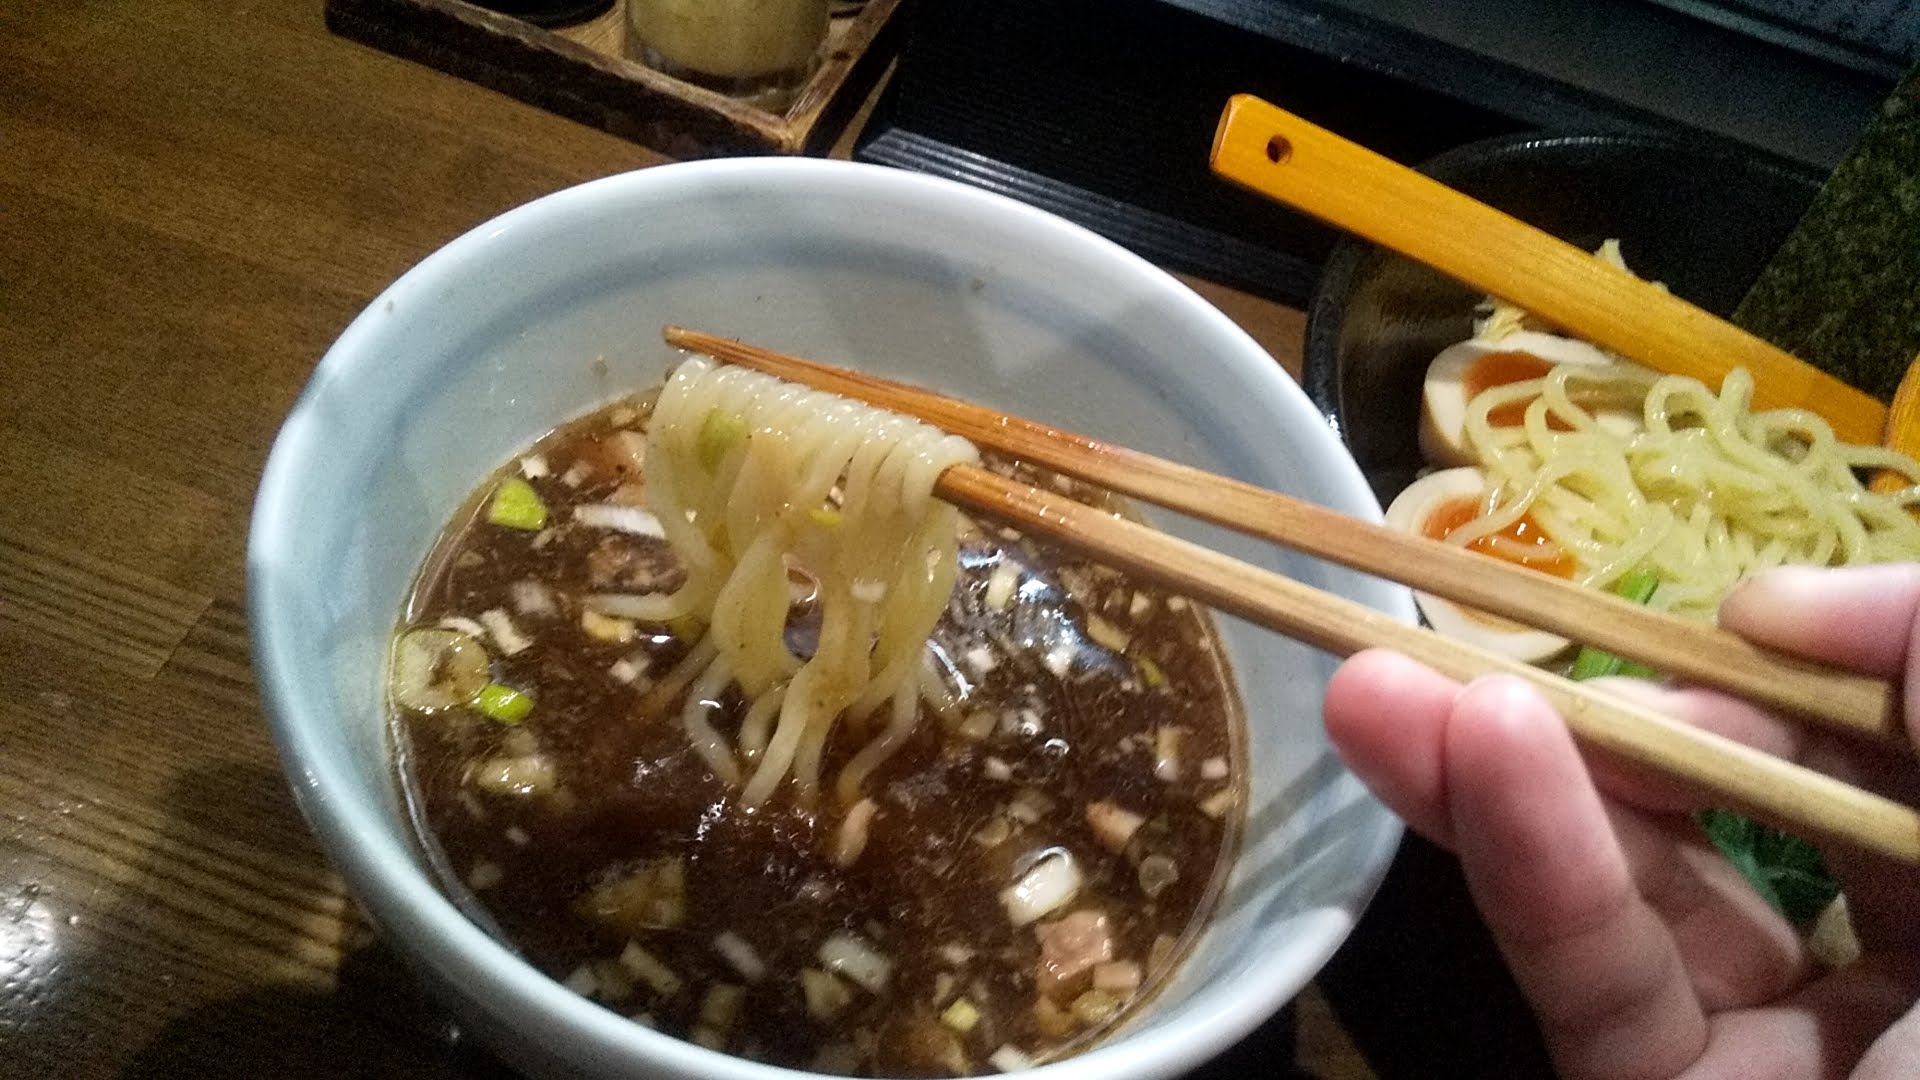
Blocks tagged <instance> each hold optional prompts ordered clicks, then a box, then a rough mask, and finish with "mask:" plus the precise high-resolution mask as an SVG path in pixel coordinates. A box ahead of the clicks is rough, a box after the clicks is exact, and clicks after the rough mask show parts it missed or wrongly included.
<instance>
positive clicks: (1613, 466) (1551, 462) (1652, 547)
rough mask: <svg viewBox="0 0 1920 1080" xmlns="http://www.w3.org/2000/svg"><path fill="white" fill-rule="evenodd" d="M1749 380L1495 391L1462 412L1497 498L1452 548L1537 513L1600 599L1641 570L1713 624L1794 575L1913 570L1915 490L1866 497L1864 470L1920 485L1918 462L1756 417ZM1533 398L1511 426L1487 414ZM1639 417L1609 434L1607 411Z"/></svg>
mask: <svg viewBox="0 0 1920 1080" xmlns="http://www.w3.org/2000/svg"><path fill="white" fill-rule="evenodd" d="M1752 396H1753V379H1752V377H1751V376H1750V375H1748V374H1747V372H1745V371H1735V372H1733V373H1731V374H1729V375H1728V376H1727V377H1726V379H1725V381H1724V382H1723V383H1722V386H1721V390H1720V393H1718V394H1715V393H1714V392H1713V391H1711V390H1709V389H1708V388H1707V387H1706V386H1705V385H1704V384H1702V383H1701V382H1699V381H1698V380H1696V379H1691V378H1686V377H1683V376H1677V375H1668V376H1658V375H1654V374H1652V373H1649V372H1646V371H1642V370H1640V369H1637V368H1632V367H1629V366H1625V365H1623V366H1621V367H1618V368H1605V367H1596V366H1592V365H1561V366H1558V367H1555V368H1554V369H1553V370H1552V371H1551V372H1549V373H1548V374H1547V375H1545V376H1544V377H1542V378H1539V379H1532V380H1528V381H1525V382H1518V383H1511V384H1507V385H1504V386H1498V387H1494V388H1491V389H1489V390H1486V391H1484V392H1482V393H1481V394H1479V395H1477V396H1476V397H1475V398H1474V399H1473V400H1472V401H1471V402H1469V403H1468V405H1467V416H1466V436H1467V442H1468V445H1469V446H1470V447H1472V448H1473V450H1474V453H1475V454H1476V456H1477V457H1478V458H1479V459H1480V463H1481V467H1482V468H1483V469H1484V470H1485V471H1486V473H1487V475H1488V478H1489V481H1490V484H1491V488H1492V490H1491V492H1490V494H1489V496H1488V502H1487V506H1486V507H1485V510H1484V512H1483V514H1482V515H1481V516H1480V517H1479V518H1477V519H1476V520H1474V521H1471V522H1468V523H1467V524H1466V525H1463V526H1462V527H1461V528H1460V529H1458V530H1456V531H1455V532H1454V533H1453V534H1452V535H1450V536H1449V537H1448V540H1449V541H1450V542H1452V543H1457V544H1466V543H1470V542H1472V541H1473V540H1475V539H1478V538H1481V537H1489V536H1495V535H1496V534H1498V533H1499V532H1500V531H1501V530H1502V529H1504V528H1506V527H1507V526H1509V525H1511V524H1512V523H1513V522H1515V521H1517V520H1519V519H1520V518H1521V517H1522V516H1530V517H1531V518H1532V519H1533V521H1534V522H1536V523H1537V524H1538V525H1539V527H1540V529H1541V531H1542V532H1543V533H1545V534H1546V536H1547V537H1548V538H1550V539H1551V540H1552V541H1553V542H1554V543H1556V544H1558V545H1559V546H1560V547H1561V548H1562V549H1564V550H1565V551H1566V552H1568V553H1569V554H1571V555H1572V556H1573V559H1574V562H1575V564H1576V566H1577V567H1578V570H1577V572H1576V573H1577V576H1578V578H1579V579H1580V580H1581V581H1583V582H1586V583H1587V584H1590V585H1594V586H1598V587H1602V588H1604V587H1607V586H1609V585H1611V584H1612V583H1613V582H1614V581H1615V580H1617V579H1618V578H1620V577H1621V576H1622V575H1624V574H1626V573H1628V572H1630V571H1631V570H1633V569H1634V568H1635V567H1638V566H1649V567H1651V568H1653V570H1654V571H1655V572H1656V573H1657V574H1658V575H1659V577H1660V580H1661V585H1660V588H1659V589H1658V590H1657V591H1656V592H1655V594H1654V602H1655V603H1656V604H1657V605H1659V606H1661V607H1664V608H1667V609H1669V610H1673V611H1675V612H1678V613H1681V614H1688V615H1693V616H1696V617H1701V618H1711V617H1712V616H1713V613H1714V611H1715V610H1716V609H1717V607H1718V605H1719V602H1720V599H1721V598H1722V597H1724V596H1725V595H1726V593H1727V591H1728V590H1729V589H1731V588H1732V587H1733V585H1734V584H1735V583H1736V582H1737V581H1739V579H1740V578H1742V577H1743V576H1745V575H1747V574H1750V573H1752V572H1754V571H1756V570H1760V569H1764V568H1766V567H1770V566H1778V565H1782V564H1786V563H1797V564H1811V565H1821V566H1827V565H1845V564H1850V563H1861V562H1884V561H1889V560H1896V559H1915V558H1920V524H1916V522H1915V520H1914V518H1913V516H1912V514H1911V513H1910V512H1909V508H1911V507H1914V506H1920V489H1916V488H1914V487H1911V486H1910V487H1908V488H1906V489H1905V490H1903V491H1900V492H1896V493H1893V494H1880V493H1876V492H1873V491H1870V490H1868V489H1867V488H1866V486H1865V485H1864V484H1863V483H1862V481H1861V473H1863V472H1868V471H1871V470H1877V469H1891V470H1894V471H1896V472H1899V473H1901V474H1903V475H1905V476H1906V477H1907V478H1908V479H1909V480H1910V481H1913V482H1920V463H1916V462H1914V461H1913V460H1912V459H1910V458H1908V457H1906V456H1904V455H1902V454H1898V453H1895V452H1893V451H1891V450H1886V449H1884V448H1881V447H1863V446H1852V445H1849V444H1846V443H1842V442H1840V441H1838V440H1837V439H1835V438H1834V435H1833V431H1832V429H1831V428H1829V427H1828V426H1827V424H1826V422H1825V421H1824V420H1822V419H1821V418H1820V417H1819V416H1818V415H1817V414H1814V413H1812V412H1808V411H1806V410H1801V409H1779V410H1774V411H1770V412H1760V413H1756V412H1753V411H1751V409H1750V408H1749V406H1750V404H1751V401H1752ZM1515 402H1527V403H1528V404H1527V406H1526V411H1525V414H1524V417H1523V420H1522V422H1521V423H1520V424H1518V425H1513V426H1504V427H1495V426H1493V425H1492V423H1491V422H1490V421H1489V419H1488V417H1489V414H1490V413H1492V412H1493V410H1495V409H1498V408H1500V407H1501V406H1505V405H1510V404H1512V403H1515ZM1623 409H1630V410H1632V411H1634V412H1637V413H1638V417H1639V422H1638V425H1637V428H1638V429H1637V430H1633V431H1627V432H1619V431H1614V430H1609V429H1608V428H1607V427H1606V426H1605V425H1603V424H1601V423H1600V422H1599V421H1598V417H1599V415H1601V414H1602V413H1605V412H1618V411H1621V410H1623Z"/></svg>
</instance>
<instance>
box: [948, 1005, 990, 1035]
mask: <svg viewBox="0 0 1920 1080" xmlns="http://www.w3.org/2000/svg"><path fill="white" fill-rule="evenodd" d="M940 1022H941V1023H943V1024H945V1025H947V1026H948V1027H950V1028H952V1029H953V1030H955V1031H957V1032H959V1033H960V1034H962V1035H965V1034H966V1033H967V1032H969V1031H972V1030H973V1028H974V1025H976V1024H978V1023H979V1022H980V1010H979V1009H977V1008H975V1007H974V1005H973V1002H971V1001H968V1000H967V999H966V998H963V997H959V998H954V999H953V1004H951V1005H949V1006H947V1010H946V1011H945V1012H943V1013H941V1014H940Z"/></svg>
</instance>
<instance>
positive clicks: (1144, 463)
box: [665, 327, 1906, 745]
mask: <svg viewBox="0 0 1920 1080" xmlns="http://www.w3.org/2000/svg"><path fill="white" fill-rule="evenodd" d="M665 337H666V340H667V342H668V344H671V345H674V346H676V347H678V348H683V349H690V350H692V351H695V352H701V353H706V354H707V355H709V356H713V357H716V358H718V359H721V360H725V361H727V362H729V363H737V364H740V365H742V366H745V367H751V368H754V369H756V370H759V371H764V372H766V373H768V374H770V375H776V376H779V377H781V378H784V379H790V380H792V381H794V382H801V383H806V384H808V385H810V386H816V387H819V388H821V389H823V390H830V391H833V392H834V393H837V394H842V395H845V396H847V397H851V398H857V399H859V400H861V401H865V402H867V403H869V404H872V405H877V406H879V407H881V408H883V409H891V410H893V411H895V412H899V413H904V414H906V415H908V416H915V417H918V418H920V419H922V420H925V421H926V422H928V423H930V424H933V425H934V426H935V427H938V428H941V429H943V430H946V431H950V432H953V433H954V434H956V435H964V436H966V437H967V438H969V439H972V440H973V441H974V442H976V443H977V444H979V445H982V446H990V447H993V448H995V449H998V450H1003V451H1006V452H1007V453H1009V454H1012V455H1014V456H1015V457H1018V458H1020V459H1022V460H1025V461H1030V462H1033V463H1034V464H1036V465H1042V466H1045V467H1046V468H1049V469H1053V470H1056V471H1058V472H1063V473H1067V474H1069V475H1071V476H1076V477H1078V478H1080V479H1082V480H1086V481H1089V482H1091V483H1095V484H1098V485H1100V486H1101V487H1104V488H1107V489H1109V490H1111V491H1117V492H1119V493H1121V494H1124V495H1131V496H1133V497H1135V498H1139V499H1144V500H1146V501H1147V502H1151V503H1154V504H1156V505H1159V506H1164V507H1167V508H1168V509H1171V510H1177V511H1179V512H1181V513H1183V514H1188V515H1191V516H1193V517H1196V518H1199V519H1201V520H1203V521H1208V522H1212V523H1213V524H1216V525H1220V526H1223V527H1225V528H1229V529H1233V530H1235V531H1238V532H1243V533H1246V534H1248V535H1250V536H1256V537H1259V538H1261V539H1263V540H1269V541H1272V542H1274V543H1277V544H1281V545H1284V546H1286V547H1289V548H1292V549H1295V550H1297V551H1301V552H1305V553H1306V554H1309V555H1312V556H1315V557H1316V558H1321V559H1325V560H1327V561H1329V562H1335V563H1339V564H1340V565H1342V566H1348V567H1352V568H1353V569H1356V570H1361V571H1364V572H1366V573H1370V574H1375V575H1377V576H1379V577H1383V578H1386V579H1388V580H1390V581H1397V582H1400V583H1401V584H1404V585H1410V586H1412V587H1414V588H1416V589H1420V590H1422V591H1424V592H1429V593H1433V594H1434V595H1436V596H1444V597H1446V598H1447V599H1449V600H1453V601H1455V602H1457V603H1462V604H1466V605H1468V606H1470V607H1474V608H1479V609H1481V610H1483V611H1489V612H1492V613H1494V614H1496V615H1502V616H1505V617H1507V618H1510V619H1513V620H1515V621H1516V622H1522V623H1525V624H1527V625H1529V626H1537V627H1539V628H1541V629H1543V630H1548V631H1551V632H1553V633H1555V634H1558V635H1560V636H1562V637H1565V638H1569V639H1571V640H1573V641H1578V642H1580V643H1582V644H1586V645H1592V646H1595V647H1596V648H1601V649H1606V650H1607V651H1609V652H1613V653H1616V654H1618V655H1620V656H1625V657H1628V658H1630V659H1634V660H1639V661H1641V662H1643V663H1645V664H1647V665H1649V666H1651V667H1653V668H1654V669H1656V670H1659V671H1663V672H1667V673H1669V674H1671V675H1673V676H1674V677H1676V678H1679V679H1682V680H1685V681H1687V682H1692V683H1697V684H1700V685H1703V686H1711V687H1715V688H1717V689H1721V690H1726V691H1728V692H1729V693H1732V694H1736V695H1738V696H1740V697H1743V698H1746V699H1747V700H1749V701H1754V702H1757V703H1759V704H1762V705H1766V706H1768V707H1770V708H1774V709H1778V710H1780V711H1782V712H1786V713H1790V714H1793V715H1795V716H1799V717H1802V718H1804V719H1807V720H1810V721H1814V722H1818V723H1821V724H1824V725H1826V726H1828V727H1831V728H1833V729H1835V730H1838V731H1841V732H1845V733H1848V734H1852V735H1857V736H1865V737H1868V738H1872V739H1875V740H1878V741H1881V742H1885V743H1888V744H1895V745H1904V744H1905V741H1906V734H1905V728H1904V726H1903V724H1902V723H1901V721H1900V718H1899V712H1898V711H1897V704H1898V698H1897V692H1896V691H1895V690H1894V688H1893V687H1891V686H1889V685H1888V684H1887V682H1886V681H1885V680H1882V679H1875V678H1871V677H1869V676H1865V675H1861V674H1858V673H1855V672H1849V671H1839V670H1836V669H1834V668H1831V667H1828V666H1825V665H1821V664H1817V663H1814V662H1812V661H1809V660H1805V659H1802V658H1800V657H1796V656H1789V655H1787V654H1785V653H1780V652H1776V651H1774V650H1771V649H1765V648H1762V647H1760V646H1757V645H1754V644H1753V643H1751V642H1748V641H1746V640H1745V639H1743V638H1740V637H1738V636H1736V635H1734V634H1730V633H1728V632H1726V631H1724V630H1720V629H1719V628H1717V627H1714V626H1710V625H1707V624H1703V623H1695V622H1690V621H1688V620H1685V619H1680V618H1676V617H1674V616H1671V615H1667V614H1664V613H1661V612H1657V611H1653V610H1651V609H1648V608H1645V607H1642V606H1640V605H1638V604H1633V603H1629V602H1628V601H1626V600H1623V599H1621V598H1619V597H1617V596H1613V595H1611V594H1608V593H1603V592H1599V591H1597V590H1594V589H1589V588H1586V587H1584V586H1581V585H1578V584H1576V583H1574V582H1571V581H1567V580H1564V579H1561V578H1556V577H1552V576H1549V575H1547V574H1542V573H1537V572H1535V571H1532V570H1527V569H1524V568H1521V567H1518V566H1513V565H1511V564H1509V563H1504V562H1501V561H1499V560H1497V559H1489V558H1486V557H1485V556H1482V555H1477V554H1474V553H1473V552H1470V551H1467V550H1465V549H1464V548H1460V547H1457V546H1455V545H1452V544H1447V543H1442V542H1440V541H1437V540H1430V539H1428V538H1426V537H1423V536H1413V535H1410V534H1408V533H1403V532H1400V531H1399V530H1397V529H1391V528H1388V527H1386V526H1383V525H1374V524H1371V523H1369V522H1364V521H1360V520H1358V519H1355V518H1351V517H1348V516H1347V515H1345V514H1342V513H1339V512H1338V511H1334V510H1329V509H1327V508H1326V507H1323V506H1318V505H1316V504H1313V503H1309V502H1306V501H1304V500H1300V499H1294V498H1290V497H1288V496H1286V495H1282V494H1279V493H1278V492H1273V491H1268V490H1266V489H1265V488H1260V487H1255V486H1254V485H1252V484H1247V483H1242V482H1240V481H1238V480H1233V479H1230V478H1227V477H1222V476H1216V475H1215V474H1213V473H1209V472H1206V471H1204V470H1201V469H1196V468H1193V467H1192V466H1189V465H1182V464H1180V463H1178V462H1173V461H1167V460H1165V459H1163V458H1157V457H1154V456H1152V455H1150V454H1143V453H1141V452H1139V451H1137V450H1130V449H1128V448H1126V447H1122V446H1114V445H1112V444H1109V443H1104V442H1101V441H1099V440H1097V439H1093V438H1089V437H1088V436H1085V435H1079V434H1075V433H1073V432H1070V431H1062V430H1059V429H1057V428H1052V427H1048V426H1046V425H1044V424H1040V423H1037V422H1035V421H1032V420H1025V419H1022V418H1020V417H1017V416H1009V415H1007V414H1004V413H999V412H995V411H993V410H991V409H988V408H985V407H983V406H980V405H975V404H972V403H971V402H966V401H960V400H958V399H955V398H950V397H946V396H944V395H940V394H936V393H933V392H931V391H927V390H922V389H919V388H917V387H912V386H907V385H905V384H903V383H897V382H892V381H890V380H887V379H882V378H879V377H877V376H873V375H866V374H863V373H860V372H853V371H848V370H846V369H844V368H836V367H832V366H830V365H827V364H821V363H817V362H815V361H812V360H804V359H801V358H799V357H795V356H788V355H785V354H783V353H776V352H771V351H769V350H766V349H761V348H757V347H755V346H751V345H744V344H741V343H740V342H737V341H732V340H729V339H726V338H721V337H716V336H714V335H712V334H705V333H701V332H699V331H695V330H688V329H685V328H682V327H668V328H667V329H666V331H665Z"/></svg>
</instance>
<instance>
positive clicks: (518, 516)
mask: <svg viewBox="0 0 1920 1080" xmlns="http://www.w3.org/2000/svg"><path fill="white" fill-rule="evenodd" d="M487 521H488V522H489V523H491V524H494V525H504V526H506V527H507V528H509V529H527V530H529V531H538V530H540V529H544V528H546V527H547V504H546V503H544V502H541V501H540V493H539V492H537V491H535V490H533V485H532V484H529V483H527V482H526V481H525V480H522V479H520V478H519V477H517V476H512V477H508V478H507V479H505V480H502V481H501V482H500V486H499V487H498V488H496V489H494V492H493V502H492V503H490V504H488V506H487Z"/></svg>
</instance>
